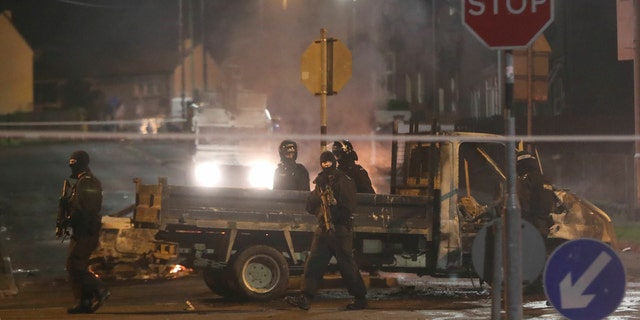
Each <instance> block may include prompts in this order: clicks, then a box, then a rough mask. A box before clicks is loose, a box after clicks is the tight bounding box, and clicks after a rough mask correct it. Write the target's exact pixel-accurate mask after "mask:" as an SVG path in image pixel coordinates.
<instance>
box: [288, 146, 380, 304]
mask: <svg viewBox="0 0 640 320" xmlns="http://www.w3.org/2000/svg"><path fill="white" fill-rule="evenodd" d="M320 165H321V167H322V172H320V173H319V174H318V177H317V178H316V179H315V180H314V183H315V185H316V186H315V188H314V190H313V191H312V192H311V193H310V194H309V197H308V199H307V208H306V209H307V211H308V212H309V213H311V214H314V215H316V216H317V217H318V222H319V226H318V227H317V228H316V230H315V232H314V235H313V241H312V243H311V252H310V254H309V258H308V259H307V261H306V263H305V267H304V278H303V282H302V287H301V289H302V294H300V295H298V296H288V297H285V301H286V302H287V303H289V304H291V305H293V306H295V307H298V308H300V309H303V310H309V309H310V308H311V302H312V300H313V298H314V296H315V295H316V293H317V292H318V289H319V287H320V284H321V282H322V278H323V276H324V272H325V270H326V268H327V264H328V263H329V261H330V260H331V257H335V258H336V261H337V264H338V269H339V270H340V275H341V276H342V281H343V282H344V284H345V286H346V287H347V290H348V291H349V294H351V295H352V296H354V297H355V300H354V301H353V302H352V303H350V304H348V305H347V307H346V308H347V310H360V309H365V308H367V306H368V304H367V299H366V294H367V289H366V287H365V285H364V282H363V280H362V276H361V275H360V271H359V270H358V266H357V264H356V262H355V259H354V257H353V232H352V229H353V223H352V220H353V216H352V213H353V210H354V209H355V207H356V188H355V184H354V182H353V180H351V178H349V177H348V176H347V175H345V174H344V173H342V172H341V171H340V170H337V169H336V159H335V157H334V155H333V154H332V153H331V152H330V151H324V152H323V153H322V154H321V155H320ZM327 194H330V195H331V196H327ZM323 206H324V209H326V211H325V210H323ZM324 214H327V215H329V217H328V219H327V220H325V216H324Z"/></svg>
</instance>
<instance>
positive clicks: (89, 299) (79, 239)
mask: <svg viewBox="0 0 640 320" xmlns="http://www.w3.org/2000/svg"><path fill="white" fill-rule="evenodd" d="M88 164H89V156H88V154H86V152H84V151H76V152H74V153H73V154H72V156H71V159H70V162H69V165H70V166H71V169H72V174H71V177H72V178H74V179H77V181H76V182H75V184H74V185H73V187H72V190H71V198H70V199H69V212H70V214H69V216H70V221H69V223H70V225H71V229H72V235H71V238H70V241H69V253H68V255H67V262H66V268H67V273H68V274H69V280H70V282H71V288H72V291H73V296H74V298H75V299H76V301H77V304H76V305H75V306H74V307H71V308H69V309H68V310H67V311H68V313H92V312H94V311H96V310H97V309H98V308H99V307H100V306H101V305H102V303H103V302H104V300H105V299H106V298H108V296H109V295H110V293H109V291H108V290H106V289H105V288H104V287H103V285H102V283H101V281H100V280H99V278H98V277H96V275H95V274H93V273H92V272H91V271H89V257H90V256H91V253H92V252H93V251H94V250H96V248H98V245H99V239H100V228H101V226H102V217H101V216H100V209H101V207H102V185H101V183H100V180H99V179H98V178H97V177H96V176H95V175H93V173H91V170H90V169H89V167H88Z"/></svg>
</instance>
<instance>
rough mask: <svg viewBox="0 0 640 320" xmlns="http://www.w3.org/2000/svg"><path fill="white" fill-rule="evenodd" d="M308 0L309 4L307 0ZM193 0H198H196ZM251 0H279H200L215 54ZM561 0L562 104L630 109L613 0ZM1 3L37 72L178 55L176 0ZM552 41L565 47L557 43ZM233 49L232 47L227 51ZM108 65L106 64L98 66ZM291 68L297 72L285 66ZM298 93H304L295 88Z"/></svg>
mask: <svg viewBox="0 0 640 320" xmlns="http://www.w3.org/2000/svg"><path fill="white" fill-rule="evenodd" d="M307 1H309V2H311V3H312V4H313V0H307ZM184 3H185V5H186V4H187V3H189V1H184ZM194 3H195V5H199V1H194ZM257 3H263V4H268V5H271V6H274V7H278V5H279V4H280V3H281V1H279V0H278V1H275V0H274V1H267V0H264V2H257V1H255V0H234V1H205V5H206V12H207V14H208V16H207V24H208V26H207V29H208V30H209V31H208V32H210V34H209V35H208V37H209V39H208V41H209V42H214V43H216V44H217V43H222V44H223V45H220V46H218V47H217V49H214V50H218V51H217V52H214V57H216V59H225V58H226V56H229V55H231V54H235V55H237V54H238V53H239V52H242V53H244V52H246V51H250V50H252V48H251V47H250V44H247V43H244V44H243V43H240V42H238V41H237V40H238V39H241V37H240V36H236V38H235V39H232V38H233V36H234V35H233V32H236V35H238V34H239V35H243V33H241V32H245V33H244V35H246V34H250V33H251V32H254V31H251V30H249V31H242V30H240V28H244V27H245V26H250V25H251V23H254V24H255V21H254V22H244V21H241V20H242V17H244V16H249V15H251V14H253V15H254V16H255V12H247V11H243V10H249V9H251V10H255V9H256V7H257V5H256V4H257ZM322 3H323V4H325V3H328V2H326V1H324V2H322ZM559 3H560V4H562V5H563V6H564V9H565V12H557V14H556V22H558V23H559V21H564V22H565V23H567V25H566V26H565V28H566V30H565V35H564V38H562V37H563V35H558V34H554V33H553V30H558V27H559V26H558V25H557V23H554V25H552V26H551V27H550V28H549V32H546V33H545V34H546V35H547V36H548V39H549V41H550V42H551V44H552V47H553V46H554V45H555V46H556V48H554V56H555V57H556V59H563V60H564V61H565V70H566V71H567V72H569V73H570V75H569V77H567V79H566V85H567V87H566V89H567V107H568V108H573V109H574V110H573V112H576V113H581V114H582V113H585V112H586V113H591V114H612V113H614V114H615V113H617V114H629V112H633V88H632V83H633V69H632V63H631V62H630V61H624V62H619V61H617V56H616V51H615V49H616V24H615V18H616V13H615V1H601V0H580V1H566V0H564V1H563V0H559ZM294 5H295V3H294V2H293V1H289V9H288V10H289V11H291V10H292V9H293V7H294ZM1 9H10V10H12V11H13V12H14V14H13V17H14V23H15V24H16V25H17V27H18V28H19V30H20V31H21V32H22V33H23V35H24V37H25V38H26V39H27V41H28V42H29V43H30V45H31V46H32V48H34V49H35V50H36V60H35V62H36V73H37V74H36V78H37V77H38V76H40V77H42V76H44V77H47V76H48V77H64V76H65V75H66V76H68V75H71V76H81V75H83V74H84V75H86V74H104V73H116V74H117V73H125V72H129V73H131V72H134V71H139V72H144V71H146V70H153V69H154V68H155V69H157V66H158V65H163V66H166V67H167V68H169V67H172V65H175V62H176V61H177V60H178V59H177V53H178V45H179V44H178V1H177V0H135V1H132V0H109V1H104V0H0V10H1ZM185 10H186V8H185ZM276 11H279V12H280V13H279V14H281V15H282V16H280V17H278V18H277V19H280V20H282V21H288V23H290V21H294V22H296V21H300V20H305V19H306V20H308V17H305V18H302V17H298V18H295V17H293V16H294V15H295V13H293V12H291V13H289V17H287V16H284V15H283V12H285V11H283V10H276ZM276 11H273V12H276ZM195 12H197V8H196V10H195ZM317 15H320V13H317ZM196 16H197V14H196ZM194 19H197V17H194ZM274 19H276V18H274ZM287 19H288V20H287ZM296 19H297V20H296ZM313 19H316V20H320V19H318V18H313ZM184 23H186V21H185V22H184ZM279 28H281V27H279ZM285 28H287V26H285ZM296 29H300V28H298V27H296V26H290V27H288V28H287V29H274V31H275V32H274V34H278V33H281V32H282V30H285V32H291V31H292V30H293V31H298V30H296ZM318 29H319V28H317V27H315V26H314V27H313V28H312V29H311V31H307V33H306V34H304V33H303V34H302V36H299V35H298V34H296V35H294V34H290V35H288V36H287V37H288V38H294V37H296V38H300V37H304V39H308V40H305V41H297V43H299V44H298V47H295V48H293V50H289V51H290V52H293V54H292V57H291V58H288V59H289V60H294V59H295V60H296V63H295V64H296V66H295V67H296V68H293V69H296V70H295V71H296V72H297V60H298V59H299V58H298V54H299V52H297V51H299V50H300V49H301V48H299V47H300V44H301V45H302V46H304V45H306V44H307V43H308V41H310V40H311V39H313V38H314V37H317V32H318V31H317V30H318ZM332 30H336V28H335V27H334V28H333V29H332ZM185 32H186V31H185ZM194 32H196V33H197V32H198V30H194ZM234 41H235V42H234ZM272 41H274V42H273V46H274V47H279V48H280V53H282V54H287V53H286V50H285V48H284V47H283V45H282V44H280V43H278V42H275V41H278V37H274V38H273V40H272ZM232 42H234V43H232ZM558 44H561V45H562V46H564V48H562V49H560V50H558V46H557V45H558ZM234 49H235V50H236V51H235V52H232V50H234ZM287 49H290V48H287ZM296 50H297V51H296ZM263 52H264V50H263ZM262 59H265V57H262ZM276 59H281V60H280V61H278V62H277V63H278V64H280V65H281V64H282V63H287V61H286V60H284V59H283V58H282V57H281V55H280V56H277V57H276ZM254 60H255V58H249V59H248V61H254ZM265 60H266V59H265ZM273 60H275V59H273ZM107 66H108V68H109V69H108V70H104V69H101V67H105V68H106V67H107ZM257 67H261V65H257ZM289 75H293V76H295V73H288V74H286V76H289ZM294 82H295V83H294V84H293V85H295V86H299V83H297V80H296V81H294ZM303 94H306V93H304V92H302V93H300V95H303Z"/></svg>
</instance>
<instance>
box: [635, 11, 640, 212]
mask: <svg viewBox="0 0 640 320" xmlns="http://www.w3.org/2000/svg"><path fill="white" fill-rule="evenodd" d="M633 12H634V23H633V25H634V27H633V52H634V54H633V79H634V80H633V83H634V84H633V104H634V110H635V133H636V134H635V135H636V141H635V149H636V150H635V151H636V153H635V155H634V156H633V160H634V164H635V170H636V209H637V208H640V140H638V137H639V136H640V0H635V1H633Z"/></svg>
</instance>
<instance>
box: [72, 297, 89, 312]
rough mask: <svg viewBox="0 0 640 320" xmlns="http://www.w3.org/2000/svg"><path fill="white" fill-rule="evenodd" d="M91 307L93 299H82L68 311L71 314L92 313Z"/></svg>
mask: <svg viewBox="0 0 640 320" xmlns="http://www.w3.org/2000/svg"><path fill="white" fill-rule="evenodd" d="M92 312H93V310H92V309H91V300H88V299H82V300H80V302H78V304H76V305H75V306H73V307H71V308H68V309H67V313H70V314H78V313H92Z"/></svg>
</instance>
